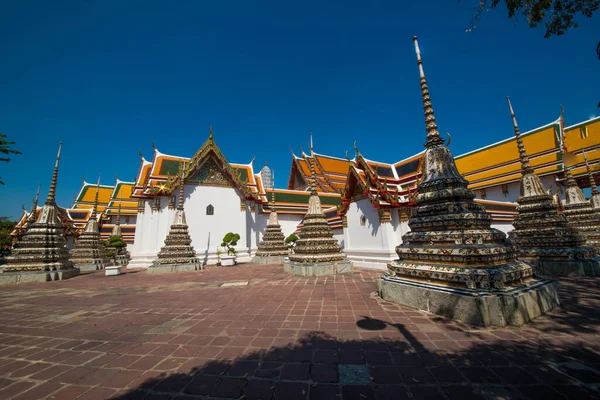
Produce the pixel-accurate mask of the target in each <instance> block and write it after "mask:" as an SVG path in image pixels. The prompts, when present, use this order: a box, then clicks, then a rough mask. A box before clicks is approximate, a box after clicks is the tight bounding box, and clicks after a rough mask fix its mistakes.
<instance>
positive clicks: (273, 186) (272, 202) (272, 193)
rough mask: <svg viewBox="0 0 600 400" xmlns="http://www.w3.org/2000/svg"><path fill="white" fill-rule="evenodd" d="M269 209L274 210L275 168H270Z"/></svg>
mask: <svg viewBox="0 0 600 400" xmlns="http://www.w3.org/2000/svg"><path fill="white" fill-rule="evenodd" d="M271 190H272V191H271V210H272V211H275V169H273V170H271Z"/></svg>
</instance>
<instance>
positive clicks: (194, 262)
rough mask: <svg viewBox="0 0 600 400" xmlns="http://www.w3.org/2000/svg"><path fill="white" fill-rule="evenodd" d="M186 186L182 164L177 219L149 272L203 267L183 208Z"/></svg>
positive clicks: (193, 269) (191, 269) (190, 269)
mask: <svg viewBox="0 0 600 400" xmlns="http://www.w3.org/2000/svg"><path fill="white" fill-rule="evenodd" d="M184 187H185V165H184V164H182V165H181V175H180V180H179V200H178V203H177V210H176V211H175V220H174V221H173V224H172V225H171V228H170V230H169V234H168V235H167V238H166V239H165V245H164V246H163V247H162V248H161V249H160V251H159V252H158V254H157V257H158V258H157V259H156V260H155V261H154V263H153V264H152V265H151V266H150V267H149V268H148V273H163V272H182V271H197V270H199V269H202V263H201V262H200V260H198V258H197V257H196V251H195V250H194V246H192V239H191V238H190V234H189V233H188V226H187V222H186V220H185V212H184V210H183V196H184Z"/></svg>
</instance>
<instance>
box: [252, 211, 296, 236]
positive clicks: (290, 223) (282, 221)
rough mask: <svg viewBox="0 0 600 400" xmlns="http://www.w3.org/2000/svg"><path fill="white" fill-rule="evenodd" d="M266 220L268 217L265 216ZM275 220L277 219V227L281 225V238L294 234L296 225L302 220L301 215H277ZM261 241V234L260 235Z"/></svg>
mask: <svg viewBox="0 0 600 400" xmlns="http://www.w3.org/2000/svg"><path fill="white" fill-rule="evenodd" d="M267 218H269V215H268V214H267ZM277 218H278V219H279V225H281V231H282V232H283V236H285V237H286V238H287V237H288V236H289V235H291V234H292V233H294V232H295V231H296V229H297V228H298V224H299V223H300V221H302V218H304V217H303V216H302V215H295V214H277ZM260 238H261V240H262V233H261V235H260Z"/></svg>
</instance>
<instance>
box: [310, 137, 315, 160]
mask: <svg viewBox="0 0 600 400" xmlns="http://www.w3.org/2000/svg"><path fill="white" fill-rule="evenodd" d="M314 154H315V152H314V149H313V135H312V132H311V133H310V155H311V156H314Z"/></svg>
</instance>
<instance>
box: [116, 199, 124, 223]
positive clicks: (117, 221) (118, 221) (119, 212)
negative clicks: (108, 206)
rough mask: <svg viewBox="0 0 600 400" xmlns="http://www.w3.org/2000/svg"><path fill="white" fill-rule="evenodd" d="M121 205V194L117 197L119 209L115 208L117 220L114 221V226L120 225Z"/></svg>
mask: <svg viewBox="0 0 600 400" xmlns="http://www.w3.org/2000/svg"><path fill="white" fill-rule="evenodd" d="M121 203H123V194H121V195H119V208H117V220H116V221H115V225H116V226H120V225H121Z"/></svg>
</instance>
